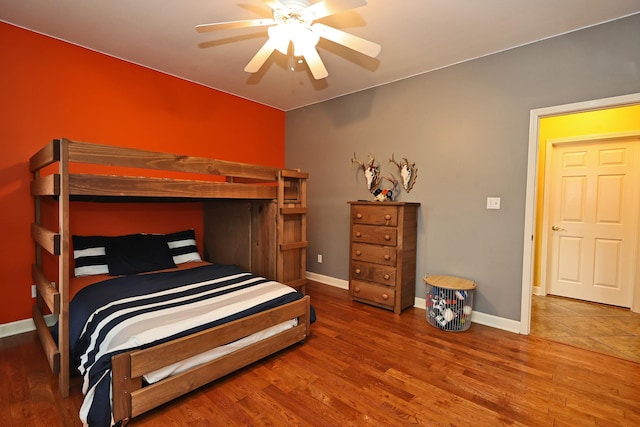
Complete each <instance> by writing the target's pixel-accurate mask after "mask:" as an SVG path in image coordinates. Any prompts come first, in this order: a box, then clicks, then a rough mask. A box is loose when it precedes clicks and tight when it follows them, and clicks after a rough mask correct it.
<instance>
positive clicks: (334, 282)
mask: <svg viewBox="0 0 640 427" xmlns="http://www.w3.org/2000/svg"><path fill="white" fill-rule="evenodd" d="M306 277H307V279H309V280H313V281H315V282H320V283H324V284H325V285H329V286H333V287H336V288H340V289H349V282H348V281H347V280H342V279H336V278H335V277H330V276H325V275H322V274H318V273H312V272H310V271H307V274H306ZM426 304H427V302H426V300H425V299H424V298H416V299H415V300H414V303H413V306H414V307H415V308H419V309H422V310H425V309H426V307H427V305H426ZM44 318H45V322H47V325H48V326H51V325H53V324H54V323H55V321H56V317H55V316H54V315H52V314H48V315H46V316H44ZM471 321H472V322H475V323H478V324H480V325H485V326H490V327H492V328H497V329H502V330H505V331H509V332H513V333H516V334H517V333H519V332H520V322H519V321H517V320H511V319H505V318H503V317H498V316H493V315H491V314H485V313H481V312H478V311H475V310H474V311H473V312H472V313H471ZM35 328H36V327H35V325H34V323H33V320H31V319H25V320H18V321H16V322H11V323H5V324H3V325H0V338H3V337H8V336H11V335H17V334H21V333H24V332H29V331H33V330H35Z"/></svg>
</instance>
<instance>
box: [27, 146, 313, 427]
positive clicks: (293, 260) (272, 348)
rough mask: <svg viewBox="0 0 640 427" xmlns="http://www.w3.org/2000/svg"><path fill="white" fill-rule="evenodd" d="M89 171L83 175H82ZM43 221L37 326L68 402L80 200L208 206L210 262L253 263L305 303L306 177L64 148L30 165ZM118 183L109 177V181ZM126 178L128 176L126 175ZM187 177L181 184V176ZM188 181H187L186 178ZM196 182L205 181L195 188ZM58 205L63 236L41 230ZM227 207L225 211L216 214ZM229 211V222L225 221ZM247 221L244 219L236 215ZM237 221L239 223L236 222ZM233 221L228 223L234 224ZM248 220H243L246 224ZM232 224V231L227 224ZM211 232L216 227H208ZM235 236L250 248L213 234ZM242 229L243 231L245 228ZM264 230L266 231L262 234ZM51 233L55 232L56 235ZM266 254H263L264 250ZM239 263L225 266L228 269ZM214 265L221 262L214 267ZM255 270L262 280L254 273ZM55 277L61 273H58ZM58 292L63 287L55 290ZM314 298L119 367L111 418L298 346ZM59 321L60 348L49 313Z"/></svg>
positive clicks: (156, 349)
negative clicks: (162, 370)
mask: <svg viewBox="0 0 640 427" xmlns="http://www.w3.org/2000/svg"><path fill="white" fill-rule="evenodd" d="M74 164H90V165H94V166H97V167H98V168H101V167H116V168H118V169H116V170H119V169H121V168H134V169H136V170H140V169H145V170H149V169H150V170H155V171H168V172H169V175H171V174H174V176H175V173H176V172H179V173H182V174H188V176H189V178H188V179H186V178H178V179H176V178H158V177H140V176H124V175H97V174H84V173H82V174H81V173H73V172H71V171H72V170H73V171H75V170H76V169H78V168H77V167H76V168H73V167H72V165H74ZM80 169H81V168H80ZM30 170H31V172H32V173H33V181H32V182H31V194H32V196H33V197H34V202H35V221H34V223H33V225H32V228H31V236H32V239H33V241H34V243H35V248H36V260H35V264H34V265H33V266H32V277H33V281H34V283H35V284H36V288H37V302H36V304H35V305H34V307H33V320H34V322H35V325H36V329H37V332H38V335H39V337H40V340H41V342H42V345H43V348H44V351H45V354H46V357H47V360H48V362H49V365H50V367H51V369H52V371H53V373H54V374H56V373H57V374H58V381H59V390H60V393H61V394H62V395H63V396H65V397H66V396H67V395H68V394H69V385H70V374H71V372H70V370H71V368H70V358H69V330H68V329H69V324H68V322H69V300H70V294H69V292H70V290H69V281H70V277H71V276H72V271H73V270H72V267H71V260H72V259H73V253H72V251H71V248H70V246H71V237H72V236H71V231H70V225H69V217H70V215H72V214H73V213H72V209H71V207H70V206H71V203H70V202H71V201H74V200H85V198H90V200H92V201H95V200H103V199H104V200H105V201H113V200H116V201H123V200H135V201H137V200H145V201H148V200H162V201H166V200H167V199H172V200H198V201H203V204H204V206H205V208H204V209H205V224H204V230H205V258H207V257H208V256H216V255H220V256H221V255H222V254H225V253H236V254H245V255H244V258H242V259H241V260H240V262H239V264H240V265H241V266H242V267H244V268H246V269H248V270H251V271H252V272H253V273H255V274H258V275H262V276H264V277H268V278H269V279H272V280H276V281H278V282H281V283H285V284H287V285H289V286H291V287H294V288H296V289H298V290H301V291H302V292H303V293H304V285H305V283H306V279H305V264H306V247H307V242H306V213H307V205H306V179H307V177H308V175H307V174H306V173H304V172H300V171H297V170H289V169H279V168H273V167H267V166H257V165H251V164H244V163H235V162H228V161H220V160H214V159H207V158H199V157H190V156H180V155H174V154H167V153H160V152H153V151H147V150H138V149H132V148H123V147H114V146H108V145H99V144H93V143H86V142H77V141H71V140H68V139H56V140H53V141H52V142H51V143H49V144H48V145H46V146H45V147H43V148H42V149H41V150H40V151H39V152H37V153H36V154H35V155H34V156H32V157H31V159H30ZM109 173H111V172H109ZM118 173H121V172H118ZM156 173H157V172H156ZM181 176H182V175H181ZM185 176H186V175H185ZM191 176H198V177H202V178H200V179H196V180H194V179H190V178H191ZM45 196H46V197H49V196H54V198H55V199H56V200H57V210H58V212H57V216H58V229H57V230H53V229H49V228H46V227H45V226H43V218H42V215H43V213H42V211H43V209H42V200H41V199H42V198H43V197H45ZM214 201H219V202H220V203H222V204H221V205H217V202H214ZM228 211H231V212H232V215H231V217H230V218H231V219H225V217H224V215H223V212H228ZM239 211H241V212H244V213H243V214H242V215H238V212H239ZM234 212H235V213H234ZM227 217H228V216H227ZM238 218H240V220H238ZM225 221H226V222H225ZM207 224H209V225H207ZM231 227H236V228H235V229H234V230H235V232H236V233H237V234H238V235H240V236H244V237H243V238H240V239H237V240H238V241H241V242H244V244H245V245H246V244H249V245H250V247H248V248H247V247H246V246H245V247H244V250H243V247H242V245H239V246H237V247H236V248H235V249H234V250H231V251H230V250H228V248H227V250H222V249H220V248H217V247H216V244H215V242H214V241H213V240H214V239H207V237H206V235H207V234H213V233H220V232H221V230H229V229H230V228H231ZM238 227H241V228H238ZM260 227H262V228H264V230H259V228H260ZM50 228H51V227H50ZM257 248H258V249H257ZM51 255H52V256H54V257H57V265H58V267H57V270H58V271H57V277H55V278H52V277H48V276H47V274H46V273H47V272H45V271H44V270H45V268H44V267H43V258H44V257H48V256H51ZM227 261H231V262H233V261H234V260H231V259H226V260H223V262H227ZM216 262H220V261H218V260H216ZM253 270H257V271H253ZM54 274H55V273H54ZM55 283H57V285H55ZM311 310H312V309H311V308H310V302H309V297H308V296H305V297H303V298H301V299H299V300H297V301H294V302H290V303H287V304H285V305H282V306H280V307H277V308H272V309H270V310H268V311H265V312H261V313H257V314H253V315H251V316H249V317H244V318H241V319H238V320H235V321H233V322H230V323H226V324H223V325H220V326H216V327H214V328H211V329H208V330H204V331H201V332H198V333H195V334H192V335H188V336H185V337H181V338H179V339H175V340H172V341H169V342H165V343H163V344H159V345H157V346H152V347H149V348H145V349H143V350H132V351H126V352H123V353H120V354H118V355H117V356H114V357H113V358H112V382H111V383H112V390H113V399H112V410H113V419H114V420H115V421H116V422H117V421H120V420H124V421H126V420H128V419H129V418H131V417H135V416H137V415H139V414H141V413H143V412H146V411H148V410H150V409H152V408H154V407H157V406H159V405H161V404H163V403H165V402H167V401H169V400H171V399H173V398H176V397H178V396H180V395H183V394H185V393H187V392H189V391H191V390H193V389H195V388H198V387H200V386H201V385H203V384H206V383H208V382H210V381H213V380H215V379H217V378H220V377H221V376H224V375H226V374H228V373H230V372H232V371H234V370H237V369H239V368H241V367H244V366H247V365H249V364H251V363H253V362H255V361H257V360H260V359H261V358H264V357H266V356H268V355H270V354H273V353H275V352H277V351H279V350H281V349H283V348H286V347H288V346H291V345H293V344H295V343H298V342H302V341H304V340H305V338H306V337H307V336H308V334H309V324H310V318H311ZM47 311H48V312H50V313H52V314H54V315H56V317H57V341H56V340H55V339H54V338H53V336H52V334H51V331H50V329H49V328H48V326H47V325H46V323H45V320H44V316H43V313H45V312H47ZM287 319H297V326H295V327H293V328H292V329H288V330H286V331H284V332H281V333H278V334H277V335H274V336H272V337H270V338H268V339H266V340H264V341H258V342H257V343H254V344H251V345H249V346H248V347H244V348H243V349H241V350H237V351H234V352H233V353H231V354H229V355H227V356H224V357H220V358H218V359H215V360H213V361H210V362H206V363H205V364H203V365H200V366H197V367H195V368H191V369H189V370H188V371H186V372H183V373H180V374H178V375H175V376H171V377H169V378H167V379H164V380H162V381H159V382H157V383H154V384H152V385H149V386H146V387H143V380H142V376H143V375H144V374H146V373H148V372H151V371H153V370H155V369H158V368H159V367H162V366H167V365H170V364H172V363H175V362H177V361H180V360H183V359H185V358H188V357H191V356H193V355H196V354H199V353H202V352H204V351H207V350H209V349H212V348H214V347H217V346H219V345H224V344H226V343H230V342H234V341H236V340H239V339H241V338H243V337H247V336H249V335H251V334H253V333H255V332H257V331H260V330H262V329H264V328H266V327H269V326H273V325H277V324H278V323H280V322H283V321H285V320H287Z"/></svg>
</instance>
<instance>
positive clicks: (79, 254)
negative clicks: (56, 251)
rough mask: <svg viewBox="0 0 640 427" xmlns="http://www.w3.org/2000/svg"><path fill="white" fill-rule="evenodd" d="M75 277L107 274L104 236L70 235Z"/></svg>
mask: <svg viewBox="0 0 640 427" xmlns="http://www.w3.org/2000/svg"><path fill="white" fill-rule="evenodd" d="M71 239H72V241H73V259H74V261H75V268H74V270H73V272H74V275H75V276H76V277H83V276H95V275H97V274H109V267H108V265H107V253H106V249H105V247H106V243H107V239H108V237H104V236H71Z"/></svg>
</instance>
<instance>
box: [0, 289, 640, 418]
mask: <svg viewBox="0 0 640 427" xmlns="http://www.w3.org/2000/svg"><path fill="white" fill-rule="evenodd" d="M307 293H308V294H309V295H311V298H312V304H313V305H314V307H315V309H316V311H317V314H318V321H317V322H316V323H315V324H313V325H312V336H311V337H310V338H309V339H308V340H307V341H306V342H305V343H304V344H302V345H296V346H294V347H292V348H290V349H287V350H284V351H282V352H280V353H279V354H277V355H274V356H272V357H270V358H268V359H266V360H263V361H261V362H259V363H256V364H254V365H252V366H250V367H248V368H246V369H243V370H241V371H240V372H238V373H235V374H232V375H230V376H228V377H226V378H224V379H222V380H220V381H217V382H215V383H213V384H210V385H208V386H206V387H204V388H202V389H200V390H198V391H196V392H193V393H191V394H189V395H187V396H185V397H183V398H181V399H178V400H176V401H174V402H171V403H169V404H167V405H164V406H162V407H160V408H158V409H156V410H154V411H152V412H150V413H148V414H145V415H143V416H141V417H139V418H136V419H134V420H132V421H131V423H130V424H129V425H130V426H136V427H137V426H295V425H299V426H361V425H371V426H404V425H418V426H502V425H508V426H572V427H574V426H638V425H640V364H638V363H634V362H630V361H627V360H622V359H618V358H615V357H611V356H607V355H603V354H600V353H595V352H591V351H588V350H582V349H578V348H575V347H572V346H569V345H565V344H561V343H556V342H551V341H548V340H545V339H541V338H536V337H526V336H520V335H517V334H513V333H509V332H505V331H500V330H497V329H493V328H489V327H486V326H482V325H478V324H472V325H471V328H470V329H469V330H468V331H466V332H461V333H455V332H444V331H440V330H438V329H436V328H434V327H432V326H430V325H429V324H427V322H426V320H425V313H424V311H423V310H419V309H414V308H411V309H408V310H406V311H404V312H403V313H402V315H395V314H393V313H392V312H389V311H385V310H381V309H378V308H375V307H370V306H367V305H364V304H360V303H355V302H351V301H350V300H349V298H348V295H347V292H346V291H344V290H340V289H336V288H332V287H329V286H326V285H321V284H314V283H312V284H310V285H309V286H308V287H307ZM48 369H49V368H48V365H47V363H46V361H45V358H44V355H43V354H42V350H41V349H40V347H39V342H38V341H37V338H36V336H35V334H34V333H27V334H23V335H19V336H15V337H8V338H3V339H2V340H0V425H3V426H21V427H22V426H48V427H53V426H76V425H80V422H79V421H78V419H77V412H78V408H79V405H80V402H81V397H82V396H81V393H80V386H79V383H78V381H77V380H75V381H73V382H72V392H71V396H70V397H69V398H68V399H62V398H60V397H59V396H58V394H57V391H56V390H57V386H56V380H55V379H54V378H52V377H51V375H50V373H49V371H48Z"/></svg>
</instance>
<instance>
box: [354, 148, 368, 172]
mask: <svg viewBox="0 0 640 427" xmlns="http://www.w3.org/2000/svg"><path fill="white" fill-rule="evenodd" d="M353 163H357V164H359V165H360V167H361V168H362V170H365V169H366V168H367V167H366V166H365V164H364V162H361V161H360V160H358V159H356V152H355V151H354V152H353V157H352V158H351V164H353Z"/></svg>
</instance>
